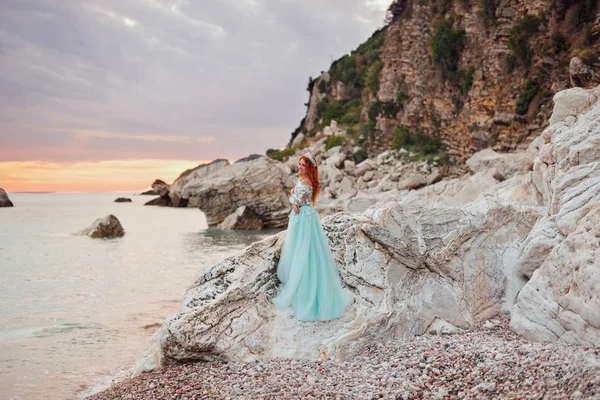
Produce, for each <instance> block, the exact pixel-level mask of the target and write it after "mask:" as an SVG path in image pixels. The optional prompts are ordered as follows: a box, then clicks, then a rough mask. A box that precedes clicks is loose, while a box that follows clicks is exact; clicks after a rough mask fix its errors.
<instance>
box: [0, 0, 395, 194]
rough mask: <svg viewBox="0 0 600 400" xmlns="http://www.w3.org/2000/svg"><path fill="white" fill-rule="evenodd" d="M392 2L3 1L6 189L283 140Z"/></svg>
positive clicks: (143, 177) (162, 173) (97, 180)
mask: <svg viewBox="0 0 600 400" xmlns="http://www.w3.org/2000/svg"><path fill="white" fill-rule="evenodd" d="M390 1H391V0H196V1H193V0H96V1H91V0H61V1H58V0H0V187H2V188H4V189H5V190H7V191H9V192H10V191H119V190H134V189H137V188H144V187H147V186H148V185H150V184H151V183H152V181H153V180H154V179H155V178H161V179H163V180H166V181H169V182H170V181H172V180H173V179H175V178H176V177H177V176H178V175H179V173H180V172H182V171H183V170H185V169H186V168H190V167H193V166H196V165H198V164H200V163H203V162H208V161H210V160H213V159H215V158H226V159H229V160H230V161H235V160H237V159H239V158H242V157H245V156H247V155H249V154H252V153H258V154H264V153H265V151H266V150H267V149H269V148H282V147H284V146H285V145H286V144H287V142H288V141H289V139H290V134H291V132H292V131H293V130H294V129H295V128H296V127H297V126H298V124H299V122H300V120H301V119H302V118H303V117H304V115H305V113H306V107H305V106H304V103H306V102H307V101H308V92H307V91H306V87H307V84H308V79H309V76H312V77H316V76H318V75H319V74H320V72H321V71H324V70H327V69H329V66H330V64H331V62H332V61H333V60H335V59H338V58H339V57H341V56H343V55H344V54H347V53H349V52H350V51H352V50H353V49H355V48H356V47H357V46H358V45H359V44H360V43H362V42H364V41H365V40H367V39H368V38H369V36H371V34H372V33H373V32H374V31H375V30H376V29H378V28H380V27H382V26H383V21H384V18H385V10H386V9H387V7H388V5H389V3H390ZM58 187H60V188H61V189H60V190H59V189H57V188H58Z"/></svg>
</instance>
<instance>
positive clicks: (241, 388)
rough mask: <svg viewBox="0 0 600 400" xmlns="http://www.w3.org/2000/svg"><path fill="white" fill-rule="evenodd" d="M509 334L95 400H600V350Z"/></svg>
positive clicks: (159, 384) (218, 374) (206, 365)
mask: <svg viewBox="0 0 600 400" xmlns="http://www.w3.org/2000/svg"><path fill="white" fill-rule="evenodd" d="M507 324H508V322H507V321H503V322H502V323H501V324H500V326H497V327H494V328H491V329H486V328H480V329H477V330H472V331H465V332H462V333H457V334H452V335H430V334H425V335H423V336H417V337H414V338H410V339H402V340H392V341H390V342H389V343H386V344H380V343H379V344H377V345H368V346H365V348H364V349H363V350H362V351H361V353H360V354H356V355H354V356H352V357H349V358H348V360H345V361H336V360H332V359H322V360H319V361H309V360H299V359H281V358H272V359H262V360H257V361H250V362H241V361H237V362H236V361H232V362H216V361H213V362H188V363H183V364H175V365H171V366H168V367H165V368H163V369H160V370H156V371H153V372H149V373H144V374H142V375H139V376H137V377H135V378H130V379H126V380H123V381H121V382H118V383H115V384H114V385H113V386H112V387H111V388H109V389H107V390H105V391H103V392H100V393H96V394H95V395H93V396H91V397H89V398H88V399H90V400H114V399H125V398H135V399H153V398H162V399H185V398H210V399H227V398H240V399H245V398H248V399H251V398H252V399H254V398H260V399H280V398H298V397H302V398H341V399H355V398H356V399H371V398H398V399H421V398H424V399H430V398H439V399H458V398H486V399H505V398H506V399H508V398H515V397H517V398H522V399H540V398H577V399H598V398H600V350H598V349H595V348H586V347H582V346H576V345H568V344H565V343H541V342H533V341H529V340H526V339H523V338H522V337H519V336H518V335H516V334H515V333H513V332H512V331H510V330H509V329H508V326H507Z"/></svg>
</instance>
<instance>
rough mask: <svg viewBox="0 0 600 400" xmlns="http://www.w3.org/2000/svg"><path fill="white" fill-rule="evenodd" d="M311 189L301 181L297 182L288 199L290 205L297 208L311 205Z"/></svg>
mask: <svg viewBox="0 0 600 400" xmlns="http://www.w3.org/2000/svg"><path fill="white" fill-rule="evenodd" d="M312 194H313V189H312V187H311V186H309V185H305V184H304V183H302V181H301V180H298V183H296V186H295V187H294V193H292V196H291V197H290V203H292V204H297V205H299V206H304V205H311V204H312V203H311V200H312Z"/></svg>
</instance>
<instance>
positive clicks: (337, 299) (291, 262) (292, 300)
mask: <svg viewBox="0 0 600 400" xmlns="http://www.w3.org/2000/svg"><path fill="white" fill-rule="evenodd" d="M311 198H312V187H311V186H308V185H305V184H303V183H302V182H301V181H298V183H297V184H296V187H295V188H294V192H293V194H292V197H290V203H292V204H297V205H299V206H300V214H296V213H295V212H294V211H293V210H292V211H291V212H290V217H289V223H288V231H287V237H286V240H285V245H284V247H283V250H282V252H281V258H280V260H279V265H278V267H277V277H278V278H279V280H280V281H281V282H282V285H281V288H280V290H279V294H278V295H277V297H275V298H274V299H273V303H275V305H276V306H277V307H278V308H280V309H283V310H289V311H291V312H292V314H294V316H295V317H296V318H297V319H299V320H301V321H326V320H331V319H336V318H338V317H340V316H341V315H342V314H343V313H344V310H345V309H346V307H347V306H348V304H349V303H350V300H351V298H350V294H349V293H348V292H347V291H346V290H345V289H344V288H342V285H341V283H340V279H339V277H338V273H337V269H336V266H335V261H334V259H333V255H332V254H331V249H330V248H329V244H328V242H327V238H326V237H325V232H324V231H323V226H322V225H321V221H320V218H319V214H318V213H317V211H316V210H315V209H314V208H313V206H312V203H311Z"/></svg>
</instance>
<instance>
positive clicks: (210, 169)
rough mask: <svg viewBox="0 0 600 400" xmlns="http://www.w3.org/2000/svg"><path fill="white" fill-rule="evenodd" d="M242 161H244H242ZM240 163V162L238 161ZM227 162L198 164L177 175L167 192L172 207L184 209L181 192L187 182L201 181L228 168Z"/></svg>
mask: <svg viewBox="0 0 600 400" xmlns="http://www.w3.org/2000/svg"><path fill="white" fill-rule="evenodd" d="M242 160H244V159H242ZM238 162H240V160H238ZM229 165H230V164H229V161H227V160H223V159H216V160H214V161H212V162H211V163H209V164H200V165H198V166H197V167H196V168H193V169H188V170H186V171H184V172H182V173H181V175H179V177H178V178H177V179H175V182H173V185H171V189H170V191H169V198H170V200H171V204H172V205H173V207H186V206H187V199H183V198H182V197H181V191H182V190H183V188H184V186H185V185H187V184H188V183H189V182H191V181H194V180H196V179H202V178H204V177H206V176H207V175H210V174H213V173H215V172H216V171H218V170H220V169H221V168H224V167H227V166H229Z"/></svg>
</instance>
